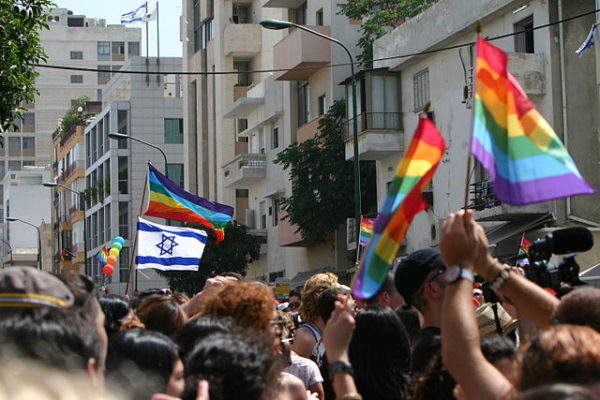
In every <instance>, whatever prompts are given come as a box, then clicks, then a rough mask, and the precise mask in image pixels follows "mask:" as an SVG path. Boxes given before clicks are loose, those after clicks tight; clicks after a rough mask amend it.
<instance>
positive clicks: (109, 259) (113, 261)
mask: <svg viewBox="0 0 600 400" xmlns="http://www.w3.org/2000/svg"><path fill="white" fill-rule="evenodd" d="M106 263H107V264H108V265H112V266H113V267H114V266H115V264H116V263H117V257H115V256H108V257H106Z"/></svg>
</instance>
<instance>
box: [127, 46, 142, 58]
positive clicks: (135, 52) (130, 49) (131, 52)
mask: <svg viewBox="0 0 600 400" xmlns="http://www.w3.org/2000/svg"><path fill="white" fill-rule="evenodd" d="M127 55H128V56H129V57H131V56H139V55H140V42H128V43H127Z"/></svg>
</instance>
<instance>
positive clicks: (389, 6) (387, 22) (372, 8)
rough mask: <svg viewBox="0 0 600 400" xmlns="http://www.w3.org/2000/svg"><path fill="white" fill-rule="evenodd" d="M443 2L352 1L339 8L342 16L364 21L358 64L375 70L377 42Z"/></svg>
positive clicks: (399, 0) (431, 0)
mask: <svg viewBox="0 0 600 400" xmlns="http://www.w3.org/2000/svg"><path fill="white" fill-rule="evenodd" d="M438 1H439V0H348V2H347V3H344V4H339V7H340V11H339V14H342V15H345V16H347V17H348V18H352V19H358V20H362V25H361V27H360V31H361V32H362V36H361V37H360V39H358V42H357V46H358V47H360V48H361V49H362V54H360V55H359V56H358V60H359V61H361V62H362V63H365V64H366V67H367V68H371V67H372V65H371V64H372V60H373V42H374V41H375V40H376V39H378V38H380V37H381V36H383V35H384V34H385V33H386V32H387V30H388V28H390V27H395V26H397V25H398V24H400V23H401V22H402V21H403V20H404V19H405V18H410V17H414V16H415V15H417V14H420V13H421V12H423V11H425V10H426V9H427V8H429V7H430V6H431V5H432V4H434V3H437V2H438Z"/></svg>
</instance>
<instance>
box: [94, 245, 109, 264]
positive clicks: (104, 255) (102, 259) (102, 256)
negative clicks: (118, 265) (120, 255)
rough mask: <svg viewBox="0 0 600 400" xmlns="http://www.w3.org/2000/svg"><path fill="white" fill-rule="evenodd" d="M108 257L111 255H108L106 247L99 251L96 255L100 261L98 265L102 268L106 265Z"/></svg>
mask: <svg viewBox="0 0 600 400" xmlns="http://www.w3.org/2000/svg"><path fill="white" fill-rule="evenodd" d="M108 256H109V253H108V249H107V248H106V247H102V248H101V249H100V250H98V253H96V259H97V260H98V263H99V264H100V265H101V266H105V265H106V259H107V257H108Z"/></svg>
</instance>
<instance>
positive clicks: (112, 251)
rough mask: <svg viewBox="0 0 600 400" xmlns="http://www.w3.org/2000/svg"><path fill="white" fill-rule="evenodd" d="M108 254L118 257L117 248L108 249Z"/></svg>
mask: <svg viewBox="0 0 600 400" xmlns="http://www.w3.org/2000/svg"><path fill="white" fill-rule="evenodd" d="M108 254H110V255H111V256H113V257H119V250H117V249H110V250H109V251H108Z"/></svg>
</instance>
